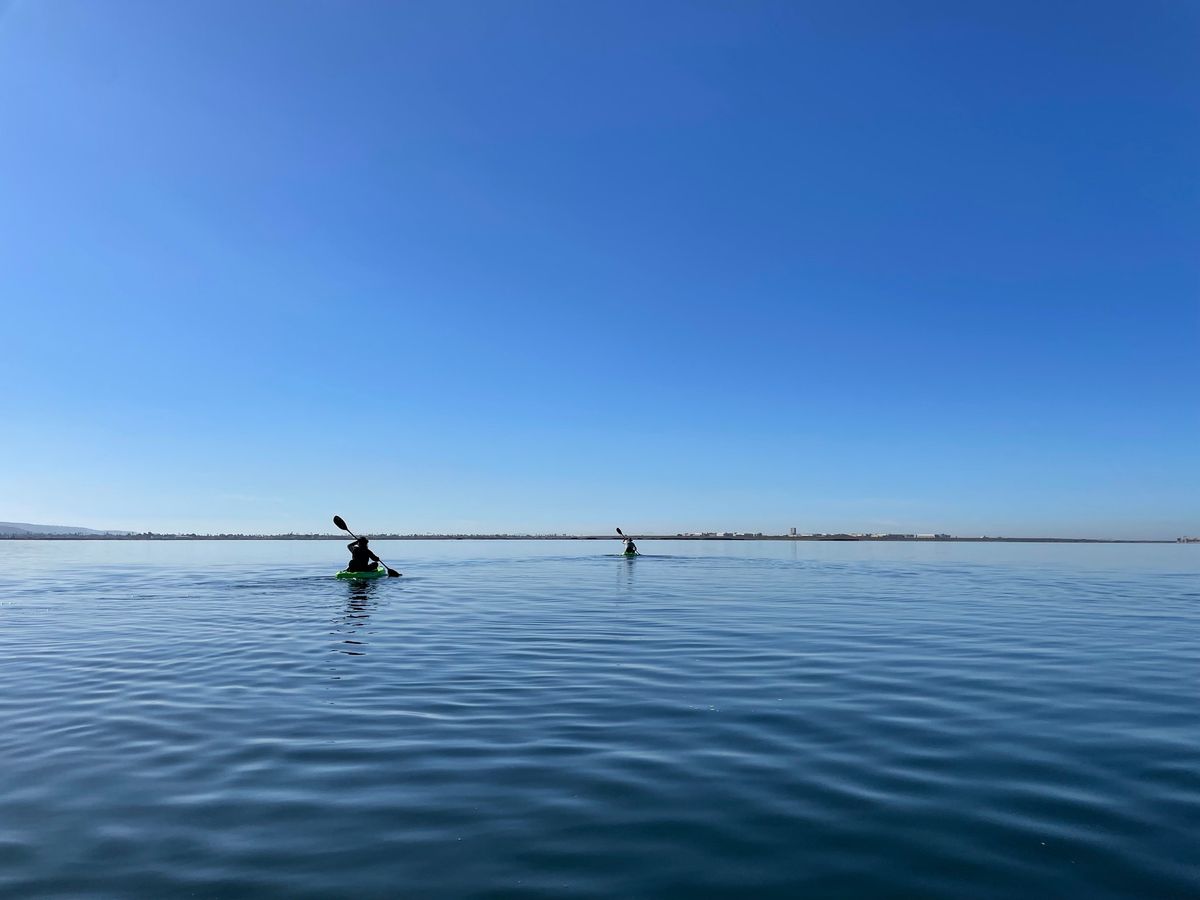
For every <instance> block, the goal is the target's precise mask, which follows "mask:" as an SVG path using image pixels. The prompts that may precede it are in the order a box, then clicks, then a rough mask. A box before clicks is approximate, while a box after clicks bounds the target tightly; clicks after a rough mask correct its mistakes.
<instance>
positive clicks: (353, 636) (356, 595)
mask: <svg viewBox="0 0 1200 900" xmlns="http://www.w3.org/2000/svg"><path fill="white" fill-rule="evenodd" d="M378 584H379V583H378V582H375V581H363V582H356V581H350V582H346V602H345V607H344V609H343V611H342V613H341V615H339V616H338V617H337V618H335V619H334V620H333V624H334V630H333V631H332V632H330V634H332V635H333V636H334V637H335V638H336V639H337V641H338V644H339V646H335V647H334V648H333V651H334V652H335V653H345V654H346V655H347V656H362V655H364V654H365V653H366V649H367V645H368V644H369V643H370V641H369V640H368V636H369V635H370V631H369V630H368V629H367V628H366V626H367V624H368V623H369V622H370V619H371V610H372V608H373V607H374V605H375V601H374V599H373V597H372V595H373V594H374V592H375V588H376V587H377V586H378Z"/></svg>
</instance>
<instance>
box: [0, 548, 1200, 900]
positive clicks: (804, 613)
mask: <svg viewBox="0 0 1200 900" xmlns="http://www.w3.org/2000/svg"><path fill="white" fill-rule="evenodd" d="M13 543H16V542H13ZM22 543H25V542H22ZM697 547H700V548H701V549H697V548H696V547H689V548H685V549H686V550H687V552H681V553H678V554H671V553H663V554H661V555H655V554H650V555H647V556H646V557H643V558H639V559H637V560H635V561H629V560H624V559H618V558H610V557H605V556H603V555H601V554H600V553H599V552H596V553H591V550H592V549H593V548H589V547H586V546H584V547H580V546H579V545H577V544H563V545H557V544H531V545H520V544H516V545H482V546H481V545H477V544H473V545H453V544H450V545H438V544H428V545H421V546H419V547H413V546H411V545H398V547H397V549H398V551H399V552H395V553H391V552H389V553H388V558H389V560H391V559H393V557H394V559H396V560H400V559H404V558H405V557H409V558H410V559H409V560H406V561H405V563H404V565H403V566H402V568H403V569H404V571H406V572H407V571H413V572H418V573H420V574H419V577H417V578H410V577H406V578H405V579H401V580H395V579H389V580H387V581H385V582H374V583H370V584H364V585H347V584H343V583H341V582H336V581H334V580H333V579H331V578H329V573H330V572H331V571H332V570H333V568H335V567H336V566H334V565H331V564H329V563H322V562H320V559H319V557H320V555H321V554H322V553H324V552H325V551H326V548H324V547H323V546H322V545H320V544H306V543H302V542H301V543H296V544H284V545H282V546H281V545H278V544H262V545H258V546H247V545H243V544H232V545H230V544H211V545H201V546H193V547H188V546H184V547H178V546H177V547H154V546H151V547H139V546H138V545H134V546H132V547H131V546H128V545H123V544H115V545H107V547H106V546H99V547H98V546H86V547H72V546H71V545H65V546H64V545H61V544H59V545H57V546H55V547H53V548H52V549H53V552H54V553H55V554H58V555H64V556H67V557H69V555H70V554H71V553H73V552H76V553H78V554H80V558H79V559H78V560H76V561H75V563H74V564H73V565H70V566H69V567H68V568H69V571H70V573H71V574H70V576H69V577H67V576H65V575H61V576H60V575H55V576H53V577H51V578H49V579H37V580H34V579H32V578H27V577H22V575H21V566H22V565H24V566H27V567H28V569H29V570H30V571H41V570H42V569H44V566H42V565H40V564H39V560H38V558H37V557H36V554H37V553H38V552H41V551H38V550H37V548H36V547H32V548H31V547H22V548H16V549H8V548H5V549H4V552H7V553H9V554H10V560H9V561H10V562H11V563H12V564H11V565H9V566H7V567H5V568H3V569H0V572H3V574H2V575H0V641H3V645H2V646H0V651H3V652H2V654H0V722H2V724H3V727H2V728H0V893H4V894H9V895H13V896H63V897H74V896H83V895H87V896H112V897H161V896H186V895H188V894H195V895H198V896H211V897H243V896H255V897H289V898H302V897H328V896H347V895H356V896H379V897H384V896H396V895H407V896H447V897H450V896H455V897H457V896H493V895H494V896H512V895H518V896H520V895H529V896H537V895H544V896H554V897H558V896H562V895H564V894H571V895H576V896H597V897H600V896H604V897H610V896H698V895H722V894H724V895H728V896H746V895H758V896H766V895H778V896H797V895H807V896H852V895H857V896H863V895H876V896H902V895H903V896H930V897H961V896H972V897H1012V896H1017V895H1026V894H1034V895H1038V896H1087V897H1128V896H1181V897H1182V896H1196V895H1200V871H1198V869H1197V862H1196V860H1197V855H1196V853H1195V837H1194V835H1195V823H1196V822H1197V821H1200V764H1198V762H1197V755H1196V750H1195V748H1196V747H1197V746H1200V721H1198V719H1197V716H1196V715H1195V685H1196V684H1197V683H1200V677H1198V676H1200V650H1198V648H1200V641H1198V640H1197V638H1200V592H1198V591H1197V590H1196V588H1195V584H1196V580H1195V577H1194V576H1195V574H1196V573H1195V570H1194V568H1193V569H1191V570H1186V566H1188V565H1191V564H1190V563H1188V562H1186V560H1187V559H1190V557H1181V556H1179V555H1178V553H1176V552H1174V551H1172V552H1173V553H1174V555H1166V554H1165V553H1164V554H1160V555H1158V556H1155V555H1154V553H1157V552H1158V551H1159V550H1160V549H1161V550H1163V551H1165V550H1167V549H1168V548H1152V550H1153V552H1152V550H1151V549H1145V548H1143V549H1138V548H1125V547H1116V548H1103V549H1097V548H1088V547H1084V548H1077V547H1063V548H1057V549H1056V550H1055V551H1054V552H1055V553H1057V554H1058V555H1057V556H1056V555H1054V553H1051V551H1050V550H1047V548H1013V547H1006V548H1004V554H1005V555H1004V556H1003V560H1004V561H1003V562H1002V563H1000V562H996V559H997V557H996V555H995V553H996V551H995V548H991V547H988V546H987V545H984V546H976V547H972V546H968V545H958V546H954V547H941V548H932V547H926V548H922V547H904V546H897V547H890V548H889V547H878V546H876V547H872V546H867V545H864V546H853V545H850V546H819V545H808V546H802V547H797V546H791V545H761V546H756V545H745V546H743V547H736V546H728V545H725V546H720V547H719V548H718V550H717V551H716V552H713V553H712V554H711V555H707V556H706V555H705V554H704V553H703V552H701V550H702V545H697ZM599 549H600V550H603V549H606V548H599ZM46 552H50V551H49V550H47V551H46ZM19 553H20V554H26V556H20V555H16V554H19ZM105 553H108V554H111V555H112V556H111V559H107V558H106V557H105V556H104V554H105ZM122 553H126V554H132V555H131V556H130V557H129V558H123V557H122V556H121V554H122ZM590 553H591V555H589V554H590ZM740 553H741V554H744V555H739V554H740ZM922 553H924V554H938V555H930V556H926V557H922V556H921V554H922ZM950 553H953V554H957V558H953V559H950V558H947V554H950ZM155 554H159V555H160V556H161V558H159V557H157V556H155ZM171 554H179V555H181V557H178V558H177V557H172V556H171ZM189 554H190V555H189ZM239 554H244V555H243V556H242V562H240V563H239V562H237V557H238V555H239ZM253 554H260V555H261V556H262V557H264V558H273V559H274V561H273V562H270V564H267V563H263V562H262V561H261V560H256V559H255V557H254V556H253ZM305 554H309V555H310V556H305ZM887 554H892V555H891V556H888V555H887ZM1022 554H1025V556H1022ZM1122 554H1125V556H1124V557H1123V556H1122ZM1138 554H1141V555H1138ZM272 555H273V556H272ZM413 557H415V558H413ZM231 558H232V560H233V561H230V559H231ZM1181 559H1183V560H1185V562H1184V563H1182V564H1181V562H1180V560H1181ZM1123 560H1124V562H1123ZM67 562H70V560H69V559H68V560H67ZM1181 565H1184V566H1185V569H1183V570H1181V569H1180V566H1181Z"/></svg>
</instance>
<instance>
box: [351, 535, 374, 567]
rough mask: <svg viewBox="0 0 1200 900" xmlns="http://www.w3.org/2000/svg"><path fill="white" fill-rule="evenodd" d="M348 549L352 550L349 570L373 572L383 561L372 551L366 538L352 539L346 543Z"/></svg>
mask: <svg viewBox="0 0 1200 900" xmlns="http://www.w3.org/2000/svg"><path fill="white" fill-rule="evenodd" d="M346 549H347V550H349V551H350V565H348V566H346V571H347V572H373V571H374V570H375V568H376V567H377V566H378V565H379V564H380V563H381V562H383V560H381V559H380V558H379V557H378V556H376V555H375V554H374V553H372V552H371V549H370V548H369V547H368V546H367V539H366V538H362V537H360V538H359V539H358V540H357V541H351V542H350V543H348V544H347V545H346Z"/></svg>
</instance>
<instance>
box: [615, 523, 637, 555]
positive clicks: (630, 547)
mask: <svg viewBox="0 0 1200 900" xmlns="http://www.w3.org/2000/svg"><path fill="white" fill-rule="evenodd" d="M617 534H619V535H620V536H621V540H623V541H624V542H625V555H626V556H637V552H638V548H637V544H635V543H634V542H633V538H631V537H627V536H626V534H625V532H623V531H622V530H621V529H620V528H618V529H617Z"/></svg>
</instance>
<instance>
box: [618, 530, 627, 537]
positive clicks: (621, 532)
mask: <svg viewBox="0 0 1200 900" xmlns="http://www.w3.org/2000/svg"><path fill="white" fill-rule="evenodd" d="M617 534H619V535H620V536H621V537H625V532H623V531H622V530H621V529H620V528H618V529H617Z"/></svg>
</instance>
